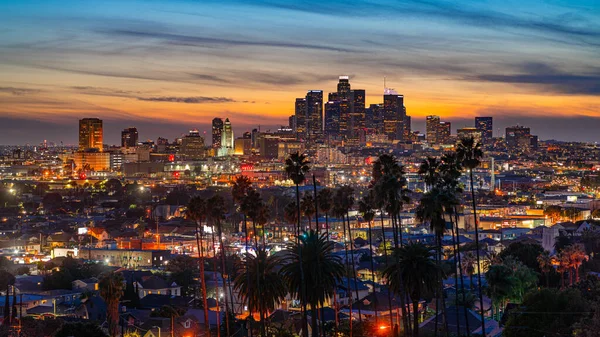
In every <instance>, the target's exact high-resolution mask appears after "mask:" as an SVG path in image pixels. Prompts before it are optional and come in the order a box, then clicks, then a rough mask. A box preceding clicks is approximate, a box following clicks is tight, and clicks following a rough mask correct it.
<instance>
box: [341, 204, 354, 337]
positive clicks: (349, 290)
mask: <svg viewBox="0 0 600 337" xmlns="http://www.w3.org/2000/svg"><path fill="white" fill-rule="evenodd" d="M344 217H345V216H344V215H342V227H343V231H344V236H343V242H344V255H345V261H344V267H345V269H346V296H348V294H349V296H348V305H349V307H350V322H349V323H350V337H352V289H351V288H350V268H348V246H346V219H344Z"/></svg>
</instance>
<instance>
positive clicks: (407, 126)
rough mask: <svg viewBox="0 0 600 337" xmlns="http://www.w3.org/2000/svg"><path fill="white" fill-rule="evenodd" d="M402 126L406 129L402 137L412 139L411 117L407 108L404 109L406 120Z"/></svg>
mask: <svg viewBox="0 0 600 337" xmlns="http://www.w3.org/2000/svg"><path fill="white" fill-rule="evenodd" d="M402 128H403V129H404V137H403V138H402V139H404V140H410V139H411V134H412V127H411V118H410V116H408V115H406V108H405V109H404V122H403V123H402Z"/></svg>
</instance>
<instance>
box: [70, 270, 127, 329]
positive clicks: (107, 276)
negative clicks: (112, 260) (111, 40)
mask: <svg viewBox="0 0 600 337" xmlns="http://www.w3.org/2000/svg"><path fill="white" fill-rule="evenodd" d="M123 283H124V280H123V275H122V274H120V273H116V272H107V273H104V274H102V275H101V276H100V279H99V280H98V287H99V288H100V297H102V299H103V300H104V302H106V307H107V315H106V320H107V321H108V332H109V335H110V336H111V337H112V336H117V335H118V334H119V300H120V299H121V296H123ZM76 336H86V335H85V334H83V335H79V334H76Z"/></svg>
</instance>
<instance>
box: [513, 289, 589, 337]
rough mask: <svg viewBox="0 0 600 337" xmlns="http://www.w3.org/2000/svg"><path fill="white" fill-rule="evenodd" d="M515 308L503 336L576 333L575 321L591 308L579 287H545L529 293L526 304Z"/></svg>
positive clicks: (569, 334) (524, 302) (523, 336)
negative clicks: (560, 288)
mask: <svg viewBox="0 0 600 337" xmlns="http://www.w3.org/2000/svg"><path fill="white" fill-rule="evenodd" d="M515 311H516V312H511V313H510V316H509V319H508V321H507V322H506V325H505V326H504V331H503V333H502V335H503V336H506V337H545V336H572V335H573V330H574V324H575V323H577V322H578V321H579V320H580V319H581V318H583V317H585V315H587V314H588V312H589V305H588V304H587V302H586V301H585V300H584V299H583V297H582V296H581V293H580V292H579V290H577V289H567V290H556V289H549V288H542V289H540V290H534V291H532V292H530V293H529V294H527V295H526V296H525V299H524V300H523V304H522V306H521V308H520V309H516V310H515Z"/></svg>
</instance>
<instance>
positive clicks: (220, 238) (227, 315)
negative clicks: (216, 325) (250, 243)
mask: <svg viewBox="0 0 600 337" xmlns="http://www.w3.org/2000/svg"><path fill="white" fill-rule="evenodd" d="M217 230H218V232H217V235H218V236H219V247H221V277H222V279H223V293H224V294H226V293H227V291H226V290H225V289H227V285H226V282H227V281H225V274H227V280H228V281H229V279H230V275H231V274H230V273H228V272H227V269H226V268H225V252H226V251H225V245H224V244H223V235H222V234H223V233H222V230H221V224H220V223H219V224H217ZM229 292H230V294H231V282H229ZM224 299H225V331H226V332H227V336H230V332H229V300H228V299H227V296H224ZM231 300H232V301H233V297H231Z"/></svg>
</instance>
